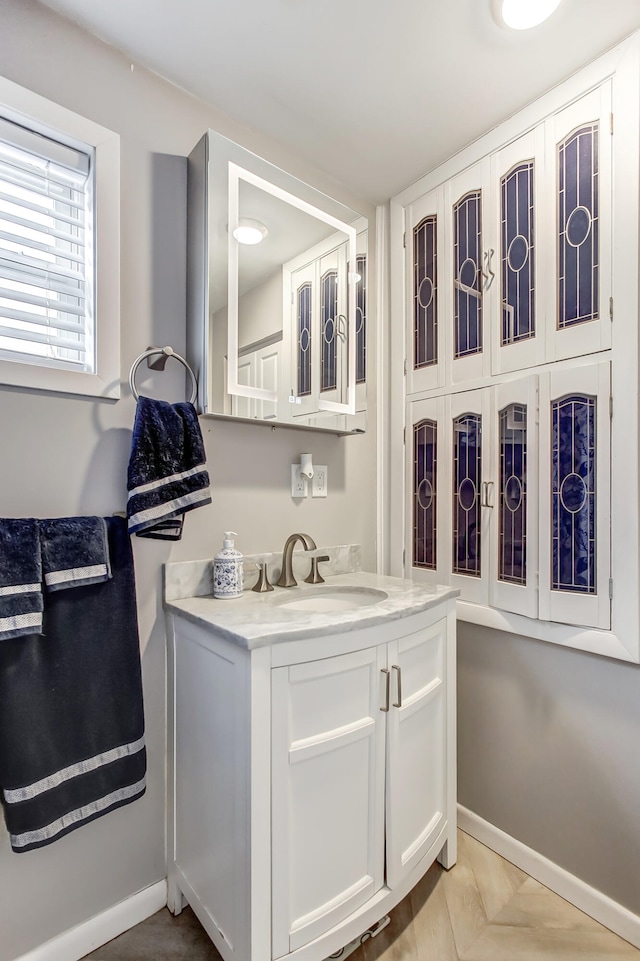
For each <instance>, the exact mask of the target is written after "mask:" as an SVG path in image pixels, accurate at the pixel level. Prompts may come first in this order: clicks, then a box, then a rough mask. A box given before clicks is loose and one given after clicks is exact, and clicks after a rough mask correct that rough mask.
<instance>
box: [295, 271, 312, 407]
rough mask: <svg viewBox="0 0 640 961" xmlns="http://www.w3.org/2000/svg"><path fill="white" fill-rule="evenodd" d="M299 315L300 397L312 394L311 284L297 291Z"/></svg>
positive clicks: (306, 284) (303, 285) (302, 286)
mask: <svg viewBox="0 0 640 961" xmlns="http://www.w3.org/2000/svg"><path fill="white" fill-rule="evenodd" d="M296 305H297V314H298V322H297V328H298V396H299V397H306V396H307V395H308V394H310V393H311V284H310V283H305V284H302V285H301V286H300V287H298V290H297V291H296Z"/></svg>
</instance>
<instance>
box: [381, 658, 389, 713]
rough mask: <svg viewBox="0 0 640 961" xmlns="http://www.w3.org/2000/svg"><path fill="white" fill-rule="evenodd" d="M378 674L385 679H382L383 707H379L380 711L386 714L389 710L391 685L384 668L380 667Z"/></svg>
mask: <svg viewBox="0 0 640 961" xmlns="http://www.w3.org/2000/svg"><path fill="white" fill-rule="evenodd" d="M380 672H381V673H382V674H384V675H385V679H384V683H385V707H381V708H380V710H381V711H384V712H385V713H386V712H387V711H388V710H389V692H390V685H391V674H390V673H389V671H388V670H387V668H386V667H381V668H380Z"/></svg>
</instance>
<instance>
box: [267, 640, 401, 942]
mask: <svg viewBox="0 0 640 961" xmlns="http://www.w3.org/2000/svg"><path fill="white" fill-rule="evenodd" d="M383 669H385V670H386V648H385V646H384V645H380V646H378V647H374V648H369V649H367V650H364V651H358V652H355V653H351V654H344V655H341V656H339V657H330V658H325V659H323V660H320V661H313V662H309V663H305V664H297V665H293V666H290V667H282V668H275V669H274V670H273V671H272V705H273V708H272V795H271V805H272V808H271V809H272V912H273V913H272V920H273V957H274V958H278V957H281V956H282V955H284V954H288V953H289V952H290V951H294V950H295V949H296V948H299V947H301V946H302V945H304V944H307V943H308V942H309V941H312V940H313V939H314V938H317V937H319V936H320V935H321V934H323V933H324V932H325V931H328V930H329V929H330V928H332V927H334V925H336V924H338V923H339V922H340V921H342V920H343V919H344V918H346V917H348V916H349V915H350V914H351V913H352V912H353V911H355V910H356V909H357V908H358V907H360V905H362V904H364V903H365V902H366V901H368V900H369V898H371V897H372V896H373V895H374V894H375V893H376V891H378V890H380V888H381V887H382V885H383V884H384V779H385V769H384V768H385V765H384V755H385V717H386V714H385V713H384V712H383V711H382V710H381V706H384V686H385V685H384V681H385V678H386V676H387V675H386V674H385V673H384V671H383Z"/></svg>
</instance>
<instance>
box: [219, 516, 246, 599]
mask: <svg viewBox="0 0 640 961" xmlns="http://www.w3.org/2000/svg"><path fill="white" fill-rule="evenodd" d="M235 536H237V535H236V532H235V531H225V532H224V543H223V545H222V550H221V551H220V552H219V553H218V554H216V556H215V557H214V559H213V596H214V597H218V598H220V599H221V600H224V599H226V598H231V597H242V587H243V574H244V558H243V557H242V554H241V553H240V551H237V550H236V549H235V548H234V546H233V538H234V537H235Z"/></svg>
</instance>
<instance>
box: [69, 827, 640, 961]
mask: <svg viewBox="0 0 640 961" xmlns="http://www.w3.org/2000/svg"><path fill="white" fill-rule="evenodd" d="M87 958H88V959H91V961H220V955H219V954H218V952H217V951H216V949H215V948H214V946H213V944H212V943H211V941H210V940H209V938H208V937H207V935H206V934H205V932H204V931H203V929H202V928H201V926H200V924H199V923H198V921H197V919H196V918H195V916H194V914H193V912H192V911H191V910H190V909H189V908H187V909H186V910H184V911H183V912H182V914H180V915H179V917H177V918H174V917H173V916H172V915H171V914H170V913H169V911H168V910H167V909H166V908H164V909H163V910H162V911H159V912H158V913H157V914H154V915H153V916H152V917H151V918H148V919H147V920H146V921H143V922H142V923H141V924H138V925H137V926H136V927H135V928H132V929H131V930H130V931H126V932H125V933H124V934H122V935H121V936H120V937H119V938H115V939H114V940H113V941H110V942H109V944H105V945H104V947H102V948H98V950H97V951H94V952H93V953H92V954H90V955H88V956H87ZM350 961H640V950H638V949H637V948H634V947H633V946H632V945H630V944H628V943H627V942H626V941H623V940H622V939H621V938H619V937H617V935H615V934H613V933H612V932H611V931H608V930H607V929H606V928H603V927H602V925H600V924H598V923H597V922H596V921H594V920H592V919H591V918H589V917H587V915H585V914H582V912H581V911H578V909H577V908H574V907H573V905H571V904H568V903H567V902H566V901H564V900H563V899H562V898H560V897H558V895H556V894H554V893H553V892H552V891H549V889H548V888H545V887H543V886H542V885H541V884H539V883H538V882H537V881H534V880H533V878H530V877H528V876H527V875H526V874H525V873H524V872H523V871H520V869H519V868H516V867H514V865H512V864H510V863H509V862H508V861H505V860H504V859H503V858H501V857H500V856H499V855H497V854H494V852H493V851H490V850H489V848H486V847H484V845H482V844H480V843H479V842H478V841H475V840H474V839H473V838H471V837H469V836H468V835H466V834H463V833H462V832H460V833H459V849H458V863H457V864H456V865H455V867H454V868H452V870H451V871H444V870H443V869H442V868H441V867H440V865H439V864H434V865H433V866H432V867H431V868H430V870H429V871H428V872H427V874H426V875H425V876H424V878H423V879H422V881H420V883H419V884H418V885H416V887H415V888H414V889H413V891H412V892H411V893H410V894H409V895H407V897H406V898H405V899H404V900H403V901H401V902H400V904H399V905H398V906H397V907H396V908H395V909H394V911H393V912H392V913H391V923H390V924H389V925H387V927H386V928H384V930H383V931H382V932H381V933H380V934H379V935H378V937H377V938H375V939H371V940H368V941H366V942H365V943H364V944H363V945H362V946H361V947H360V948H358V950H357V951H356V952H354V953H353V954H352V955H351V957H350Z"/></svg>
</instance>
